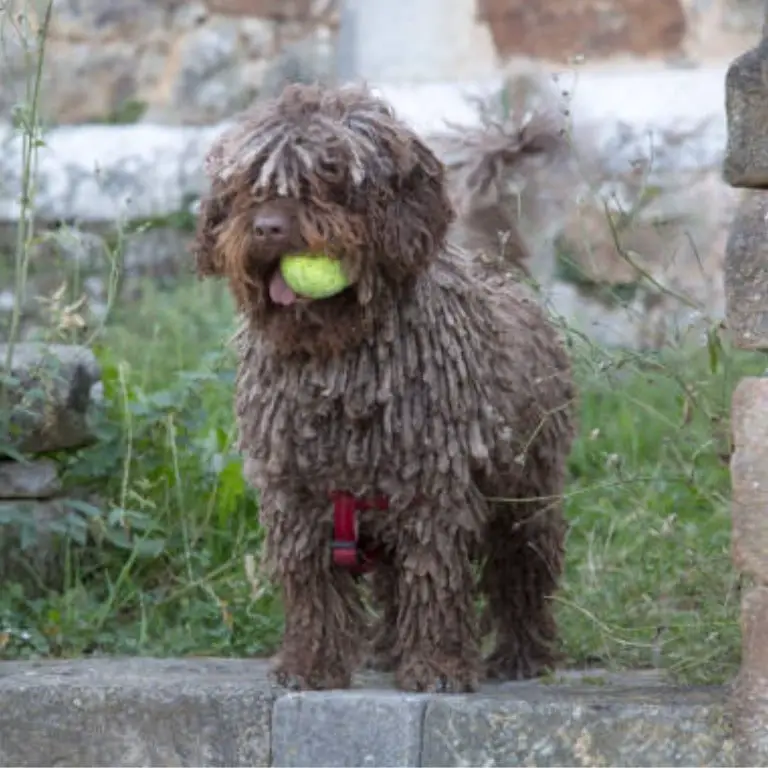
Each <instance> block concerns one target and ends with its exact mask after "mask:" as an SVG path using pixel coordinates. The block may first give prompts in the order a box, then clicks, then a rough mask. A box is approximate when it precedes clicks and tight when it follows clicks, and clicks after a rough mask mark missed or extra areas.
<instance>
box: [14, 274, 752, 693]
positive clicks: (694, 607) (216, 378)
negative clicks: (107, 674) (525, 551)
mask: <svg viewBox="0 0 768 768" xmlns="http://www.w3.org/2000/svg"><path fill="white" fill-rule="evenodd" d="M233 330H234V319H233V314H232V308H231V305H230V302H229V298H228V296H227V295H226V293H225V292H224V291H223V289H222V288H221V287H220V286H215V285H213V284H208V283H204V284H198V283H196V284H194V285H190V286H184V287H182V288H180V289H179V290H178V291H176V292H175V293H174V294H167V293H164V294H153V293H152V292H149V293H148V294H147V295H146V296H145V298H144V299H143V301H142V304H141V305H140V306H139V307H138V308H132V309H131V310H130V311H126V312H125V314H124V315H123V316H119V315H118V316H116V317H115V318H114V319H113V321H112V323H111V324H110V326H109V327H108V329H107V334H106V336H105V337H104V339H103V340H102V342H101V344H100V346H99V348H98V349H97V353H98V356H99V358H100V361H101V363H102V365H103V368H104V383H105V395H106V399H107V402H108V408H107V410H106V413H105V415H104V418H103V421H102V423H101V424H100V425H99V438H100V439H99V442H98V443H97V444H96V445H93V446H91V447H89V448H87V449H85V450H83V451H81V452H79V453H78V454H77V455H76V457H75V458H74V459H73V460H72V461H71V462H70V464H69V466H68V468H67V477H66V479H67V482H68V483H70V484H72V485H76V486H78V487H83V486H86V487H88V488H90V489H91V490H92V491H93V494H94V496H95V498H96V499H98V501H92V502H89V503H87V504H86V503H79V504H74V505H73V510H72V511H73V514H75V515H79V516H80V517H81V518H82V520H83V521H84V522H83V525H81V526H80V527H79V529H78V530H80V534H78V535H73V536H70V537H69V539H68V544H69V551H68V558H67V562H68V577H67V583H66V585H65V587H64V589H62V590H61V591H59V592H55V593H48V594H46V595H44V596H43V597H40V596H35V595H32V594H31V593H29V592H28V591H27V592H25V591H24V590H23V589H22V588H21V587H20V586H16V587H13V588H10V589H6V590H5V591H4V592H3V594H2V595H0V648H2V650H0V655H2V656H4V657H28V656H38V655H42V656H59V655H62V656H69V655H78V654H83V653H132V654H188V653H189V654H222V655H227V654H232V655H235V654H237V655H239V654H248V655H259V654H263V653H268V652H271V651H272V650H273V649H274V648H275V646H276V643H277V642H278V640H279V636H280V631H281V622H282V616H281V611H280V605H279V601H278V600H277V599H276V596H275V594H274V593H273V591H272V589H271V588H270V587H269V586H268V585H266V584H265V583H264V582H263V580H262V579H261V577H260V575H259V571H258V556H259V548H260V543H261V531H260V528H259V525H258V505H257V499H256V498H255V496H254V494H253V493H252V491H250V490H249V489H248V488H247V487H246V486H245V484H244V482H243V479H242V474H241V463H240V459H239V457H238V456H236V455H235V454H234V453H233V451H232V443H233V436H234V419H233V412H232V386H233V372H234V359H233V356H232V353H231V351H230V350H229V349H227V348H226V346H225V343H224V341H225V340H226V339H227V338H228V337H229V336H230V335H231V333H232V331H233ZM573 355H574V358H575V360H576V369H577V377H578V381H579V386H580V390H581V403H580V411H581V415H580V418H581V423H580V437H579V440H578V442H577V444H576V447H575V450H574V452H573V456H572V458H571V462H570V481H569V487H568V495H567V515H568V520H569V523H570V533H569V538H568V548H567V566H566V576H565V581H564V585H563V589H562V590H561V592H560V593H559V594H558V596H557V598H556V600H557V605H558V613H559V618H560V622H561V626H562V635H563V643H564V648H565V651H566V654H567V657H568V660H569V663H571V664H574V665H585V664H588V665H589V664H591V665H599V666H606V667H609V668H626V667H647V666H656V665H658V666H661V667H662V668H664V669H666V670H668V671H669V672H670V673H671V674H672V675H673V676H675V677H676V678H679V679H682V680H687V681H696V682H701V681H714V680H723V679H727V678H728V677H730V676H731V675H732V674H733V673H734V672H735V670H736V667H737V664H738V659H739V629H738V623H737V617H738V603H739V598H738V584H737V583H736V578H735V576H734V574H733V571H732V569H731V565H730V521H729V511H728V506H729V502H728V499H729V478H728V466H727V458H728V453H729V438H728V408H729V402H730V394H731V391H732V389H733V386H734V385H735V383H736V381H737V380H738V378H739V377H740V376H741V375H744V374H746V373H760V372H761V371H762V370H763V368H764V363H763V360H762V358H761V357H759V356H757V355H748V354H741V353H737V352H735V351H734V350H732V349H730V348H728V347H727V345H724V344H723V343H722V342H721V340H720V337H719V335H717V334H716V333H714V332H713V334H711V337H710V342H709V344H708V345H707V347H706V348H705V349H702V350H696V351H685V350H674V351H673V350H667V351H664V352H663V353H660V354H656V355H638V354H630V353H612V354H609V353H606V352H605V351H603V350H600V349H597V348H595V347H592V346H589V345H587V344H585V343H584V342H580V341H574V346H573ZM83 531H87V534H88V535H87V540H86V539H85V538H84V536H83V535H82V532H83Z"/></svg>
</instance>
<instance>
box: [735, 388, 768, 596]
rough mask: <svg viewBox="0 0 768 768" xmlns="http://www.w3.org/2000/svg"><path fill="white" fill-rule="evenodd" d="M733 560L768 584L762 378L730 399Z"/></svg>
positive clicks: (767, 439) (766, 410)
mask: <svg viewBox="0 0 768 768" xmlns="http://www.w3.org/2000/svg"><path fill="white" fill-rule="evenodd" d="M731 431H732V434H733V454H732V456H731V483H732V511H731V517H732V521H733V522H732V524H733V540H732V541H733V561H734V565H735V566H736V568H737V569H739V570H740V571H742V572H744V573H748V574H749V575H750V576H753V577H755V578H756V579H757V580H758V582H759V583H761V584H764V585H768V379H761V378H757V377H748V378H744V379H742V380H741V381H740V382H739V384H738V386H737V387H736V389H735V391H734V393H733V398H732V401H731Z"/></svg>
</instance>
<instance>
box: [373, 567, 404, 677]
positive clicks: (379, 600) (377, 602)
mask: <svg viewBox="0 0 768 768" xmlns="http://www.w3.org/2000/svg"><path fill="white" fill-rule="evenodd" d="M369 582H370V585H371V600H372V602H373V607H374V609H375V611H376V614H377V615H376V618H375V619H374V622H373V627H372V634H371V649H370V657H369V658H368V661H367V666H368V667H369V668H370V669H375V670H378V671H379V672H391V671H392V670H394V669H395V667H396V666H397V662H398V658H397V654H396V652H395V646H396V642H397V612H398V581H397V571H396V570H395V568H394V566H393V565H392V564H391V563H389V562H384V563H380V564H378V565H377V566H376V569H375V570H374V571H373V573H371V575H370V577H369Z"/></svg>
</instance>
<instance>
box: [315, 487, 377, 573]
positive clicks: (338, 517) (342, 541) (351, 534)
mask: <svg viewBox="0 0 768 768" xmlns="http://www.w3.org/2000/svg"><path fill="white" fill-rule="evenodd" d="M330 495H331V500H332V501H333V542H332V543H331V547H332V549H333V562H334V564H335V565H338V566H340V567H341V568H348V569H349V570H351V571H352V572H353V573H364V572H366V571H369V570H370V569H371V568H372V567H373V565H374V563H373V559H374V558H373V555H372V553H369V552H362V551H361V550H360V548H359V547H358V545H357V512H358V511H360V512H363V511H367V510H369V509H380V510H385V509H387V508H388V506H389V502H388V500H387V499H386V497H383V496H379V497H376V498H375V499H372V500H368V499H358V498H356V497H355V496H353V495H352V494H351V493H347V492H346V491H333V492H332V493H331V494H330Z"/></svg>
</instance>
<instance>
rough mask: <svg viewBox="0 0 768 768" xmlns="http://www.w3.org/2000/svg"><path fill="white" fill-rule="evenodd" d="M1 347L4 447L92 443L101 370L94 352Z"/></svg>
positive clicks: (40, 449) (0, 435) (37, 449)
mask: <svg viewBox="0 0 768 768" xmlns="http://www.w3.org/2000/svg"><path fill="white" fill-rule="evenodd" d="M7 352H8V345H7V344H0V375H2V377H3V378H2V379H0V397H2V398H3V400H2V403H3V406H2V407H3V410H4V412H2V411H0V444H2V443H5V444H7V445H8V444H9V445H11V446H13V447H14V448H16V450H18V451H22V452H28V453H44V452H46V451H57V450H65V449H68V448H78V447H80V446H82V445H85V444H87V443H88V442H90V440H91V439H92V434H91V426H92V425H91V418H92V416H93V414H94V409H95V408H96V407H97V405H98V403H99V401H100V399H101V386H102V385H101V369H100V367H99V365H98V363H97V361H96V358H95V357H94V355H93V352H91V350H89V349H86V348H85V347H80V346H76V345H67V344H44V343H31V342H30V343H23V344H16V345H15V346H14V348H13V354H12V358H11V364H10V367H9V368H6V358H7Z"/></svg>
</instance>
